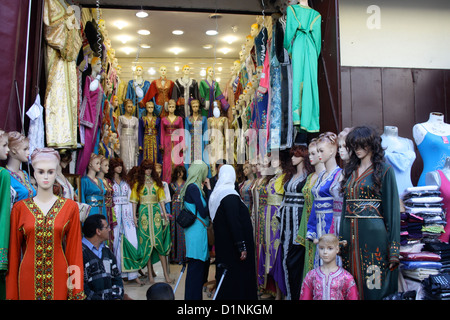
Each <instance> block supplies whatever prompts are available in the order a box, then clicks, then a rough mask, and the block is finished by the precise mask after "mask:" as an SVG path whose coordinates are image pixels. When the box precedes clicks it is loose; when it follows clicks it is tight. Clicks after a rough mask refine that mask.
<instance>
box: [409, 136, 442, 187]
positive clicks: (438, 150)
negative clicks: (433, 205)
mask: <svg viewBox="0 0 450 320" xmlns="http://www.w3.org/2000/svg"><path fill="white" fill-rule="evenodd" d="M417 148H418V149H419V152H420V155H421V156H422V159H423V171H422V174H421V175H420V178H419V182H418V184H417V186H419V187H421V186H425V176H426V174H427V173H428V172H431V171H436V170H438V169H442V168H443V167H444V164H445V161H446V159H447V157H450V136H438V135H435V134H432V133H430V132H427V134H426V135H425V138H424V139H423V141H422V143H420V144H419V145H418V146H417Z"/></svg>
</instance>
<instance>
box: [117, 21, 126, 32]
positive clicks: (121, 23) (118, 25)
mask: <svg viewBox="0 0 450 320" xmlns="http://www.w3.org/2000/svg"><path fill="white" fill-rule="evenodd" d="M114 25H115V26H116V27H117V29H119V30H122V29H123V28H125V27H126V26H127V25H128V23H126V22H125V21H121V20H119V21H116V22H114Z"/></svg>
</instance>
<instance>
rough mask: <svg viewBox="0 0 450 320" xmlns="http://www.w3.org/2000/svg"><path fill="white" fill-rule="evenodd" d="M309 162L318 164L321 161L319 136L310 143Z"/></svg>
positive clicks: (313, 164) (314, 164)
mask: <svg viewBox="0 0 450 320" xmlns="http://www.w3.org/2000/svg"><path fill="white" fill-rule="evenodd" d="M308 155H309V163H310V164H311V165H312V166H316V165H317V164H318V163H319V162H320V161H319V153H318V152H317V138H314V139H312V140H311V142H310V143H309V145H308Z"/></svg>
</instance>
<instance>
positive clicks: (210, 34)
mask: <svg viewBox="0 0 450 320" xmlns="http://www.w3.org/2000/svg"><path fill="white" fill-rule="evenodd" d="M218 33H219V32H217V30H208V31H206V34H207V35H208V36H215V35H217V34H218Z"/></svg>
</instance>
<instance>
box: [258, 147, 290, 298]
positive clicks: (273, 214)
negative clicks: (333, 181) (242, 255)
mask: <svg viewBox="0 0 450 320" xmlns="http://www.w3.org/2000/svg"><path fill="white" fill-rule="evenodd" d="M264 162H265V170H268V171H269V172H270V171H272V170H275V174H274V175H271V176H270V179H269V180H268V181H267V184H266V185H265V186H264V188H265V189H266V190H265V194H266V195H267V198H266V201H267V202H266V205H262V203H261V194H260V203H259V208H260V209H259V212H258V213H259V217H258V219H259V221H258V226H259V227H258V232H260V234H259V237H260V241H259V248H260V255H259V259H258V265H259V267H258V284H259V286H260V288H262V289H265V290H267V291H268V292H270V291H272V293H275V299H276V300H280V299H281V298H282V295H283V294H284V295H285V294H286V284H285V281H284V275H283V267H282V260H281V251H282V250H281V248H279V246H280V229H279V221H278V219H277V212H278V209H279V207H280V205H281V202H282V200H283V194H284V190H283V175H284V174H283V171H282V168H281V166H280V161H279V159H272V160H271V161H270V165H271V166H272V168H271V167H270V165H269V164H268V163H269V160H268V159H267V156H265V160H264ZM273 286H275V290H273ZM271 287H272V288H271Z"/></svg>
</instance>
